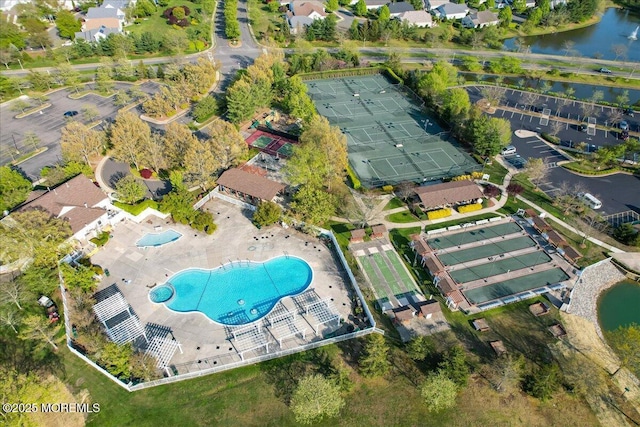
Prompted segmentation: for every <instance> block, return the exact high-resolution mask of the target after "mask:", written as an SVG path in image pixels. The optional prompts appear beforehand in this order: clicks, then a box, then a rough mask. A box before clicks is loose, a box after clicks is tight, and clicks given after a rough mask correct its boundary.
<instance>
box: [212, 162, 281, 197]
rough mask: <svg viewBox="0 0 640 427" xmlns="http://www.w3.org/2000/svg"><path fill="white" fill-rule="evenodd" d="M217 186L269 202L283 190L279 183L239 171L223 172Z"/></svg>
mask: <svg viewBox="0 0 640 427" xmlns="http://www.w3.org/2000/svg"><path fill="white" fill-rule="evenodd" d="M218 185H222V186H223V187H227V188H230V189H231V190H234V191H237V192H239V193H243V194H246V195H249V196H251V197H255V198H257V199H260V200H271V199H273V198H274V197H275V196H276V194H278V193H279V192H280V191H282V190H284V185H283V184H280V183H279V182H276V181H272V180H270V179H267V178H264V177H261V176H258V175H254V174H252V173H249V172H245V171H243V170H240V169H229V170H227V171H225V172H224V173H223V174H222V175H221V176H220V178H218Z"/></svg>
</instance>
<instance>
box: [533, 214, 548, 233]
mask: <svg viewBox="0 0 640 427" xmlns="http://www.w3.org/2000/svg"><path fill="white" fill-rule="evenodd" d="M531 220H532V221H533V225H534V226H535V227H536V228H537V229H538V230H542V231H546V230H551V227H550V226H549V224H547V222H546V221H545V220H544V219H542V218H540V217H539V216H532V217H531Z"/></svg>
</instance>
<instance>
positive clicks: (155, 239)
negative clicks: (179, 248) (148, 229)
mask: <svg viewBox="0 0 640 427" xmlns="http://www.w3.org/2000/svg"><path fill="white" fill-rule="evenodd" d="M180 237H182V234H180V233H178V232H177V231H175V230H167V231H163V232H162V233H147V234H145V235H144V236H142V238H141V239H140V240H138V241H137V242H136V246H137V247H139V248H144V247H146V246H162V245H164V244H166V243H169V242H173V241H175V240H178V239H179V238H180Z"/></svg>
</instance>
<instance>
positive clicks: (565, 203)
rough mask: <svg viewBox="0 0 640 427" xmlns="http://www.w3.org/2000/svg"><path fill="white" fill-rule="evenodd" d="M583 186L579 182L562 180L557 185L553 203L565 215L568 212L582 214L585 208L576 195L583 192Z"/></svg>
mask: <svg viewBox="0 0 640 427" xmlns="http://www.w3.org/2000/svg"><path fill="white" fill-rule="evenodd" d="M585 191H586V190H585V187H584V186H583V185H582V184H581V183H578V184H575V185H571V184H569V183H568V182H566V181H563V182H561V183H560V185H559V186H558V190H557V191H556V193H555V197H554V200H553V204H554V205H555V206H557V207H558V208H559V209H561V210H562V212H563V213H564V214H565V215H568V214H570V213H576V214H582V213H584V211H585V210H586V206H585V204H584V202H583V201H582V200H580V198H579V197H578V194H580V193H584V192H585Z"/></svg>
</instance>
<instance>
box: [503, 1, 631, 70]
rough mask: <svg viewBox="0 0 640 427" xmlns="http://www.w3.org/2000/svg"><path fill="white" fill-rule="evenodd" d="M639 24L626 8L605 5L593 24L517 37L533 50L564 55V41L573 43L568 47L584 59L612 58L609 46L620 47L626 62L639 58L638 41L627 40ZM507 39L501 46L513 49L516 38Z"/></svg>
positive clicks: (613, 56)
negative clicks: (552, 32)
mask: <svg viewBox="0 0 640 427" xmlns="http://www.w3.org/2000/svg"><path fill="white" fill-rule="evenodd" d="M638 25H640V16H637V15H633V14H631V13H629V11H626V10H622V9H617V8H609V9H607V10H606V11H605V12H604V14H603V15H602V19H601V20H600V22H598V23H597V24H594V25H591V26H588V27H585V28H579V29H576V30H571V31H564V32H560V33H554V34H544V35H539V36H529V37H521V39H522V40H523V41H524V44H525V45H527V46H531V52H533V53H545V54H551V55H565V54H566V42H570V43H574V44H573V47H572V49H574V50H575V51H577V52H579V53H580V55H582V56H583V57H586V58H597V57H601V58H603V59H610V60H615V58H616V54H615V53H614V51H613V46H617V45H619V46H623V47H622V48H621V49H622V50H623V51H625V55H621V56H620V58H621V59H622V58H623V57H624V56H626V58H624V59H626V60H628V61H640V40H635V41H634V40H629V35H631V33H632V32H633V31H634V30H635V29H636V27H637V26H638ZM517 39H518V38H511V39H507V40H505V42H504V45H505V47H506V48H507V49H509V50H516V40H517Z"/></svg>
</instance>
